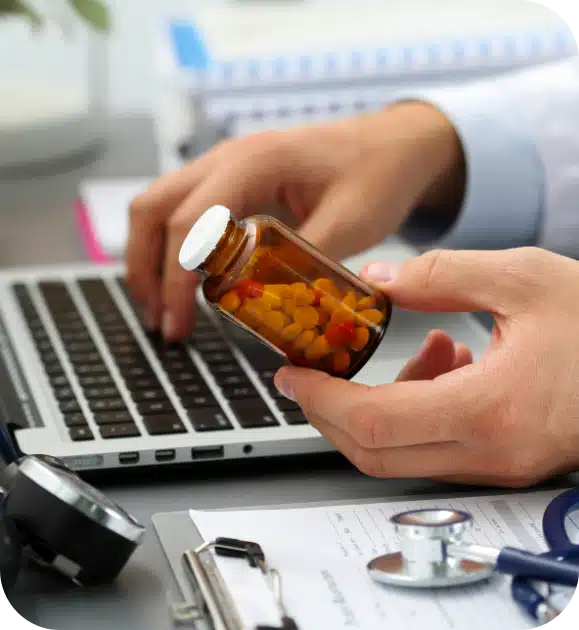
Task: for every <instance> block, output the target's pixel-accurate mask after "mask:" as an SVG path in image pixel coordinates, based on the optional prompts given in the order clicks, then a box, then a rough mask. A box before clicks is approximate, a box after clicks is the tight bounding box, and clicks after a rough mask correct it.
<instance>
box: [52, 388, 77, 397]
mask: <svg viewBox="0 0 579 630" xmlns="http://www.w3.org/2000/svg"><path fill="white" fill-rule="evenodd" d="M54 395H55V396H56V400H71V399H73V398H74V397H75V395H74V392H73V391H72V389H71V388H70V387H58V388H56V389H55V390H54Z"/></svg>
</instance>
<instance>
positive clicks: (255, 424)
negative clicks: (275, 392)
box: [229, 398, 279, 429]
mask: <svg viewBox="0 0 579 630" xmlns="http://www.w3.org/2000/svg"><path fill="white" fill-rule="evenodd" d="M229 404H230V405H231V408H232V409H233V411H234V413H235V415H236V417H237V420H238V422H239V424H240V425H241V426H242V427H243V428H244V429H257V428H260V427H273V426H278V425H279V422H278V421H277V420H276V419H275V417H274V416H273V414H272V412H271V411H270V410H269V408H268V407H267V405H266V404H265V403H264V402H263V401H262V400H261V399H259V400H258V399H256V398H251V399H246V400H232V401H230V403H229Z"/></svg>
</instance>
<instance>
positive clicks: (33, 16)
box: [0, 0, 44, 28]
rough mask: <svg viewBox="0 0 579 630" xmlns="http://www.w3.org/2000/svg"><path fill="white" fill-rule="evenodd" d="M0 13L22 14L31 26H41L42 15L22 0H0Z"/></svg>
mask: <svg viewBox="0 0 579 630" xmlns="http://www.w3.org/2000/svg"><path fill="white" fill-rule="evenodd" d="M0 14H3V15H22V16H24V17H25V18H28V19H29V20H30V22H31V24H32V26H34V27H37V28H38V27H40V26H42V24H43V21H44V20H43V19H42V16H41V15H40V14H39V13H37V12H36V11H35V10H34V9H33V8H32V7H30V6H28V4H27V3H26V2H23V0H0Z"/></svg>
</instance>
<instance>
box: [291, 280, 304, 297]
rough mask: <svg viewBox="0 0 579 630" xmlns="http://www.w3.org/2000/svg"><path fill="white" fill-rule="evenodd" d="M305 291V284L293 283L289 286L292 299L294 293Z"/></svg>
mask: <svg viewBox="0 0 579 630" xmlns="http://www.w3.org/2000/svg"><path fill="white" fill-rule="evenodd" d="M307 289H308V285H307V284H306V283H305V282H294V283H293V284H292V285H290V290H291V293H292V296H294V297H295V294H296V293H299V292H300V291H307Z"/></svg>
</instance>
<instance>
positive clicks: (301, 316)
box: [293, 306, 320, 330]
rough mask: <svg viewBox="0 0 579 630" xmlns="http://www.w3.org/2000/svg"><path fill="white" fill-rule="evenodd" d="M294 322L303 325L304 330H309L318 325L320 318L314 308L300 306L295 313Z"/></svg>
mask: <svg viewBox="0 0 579 630" xmlns="http://www.w3.org/2000/svg"><path fill="white" fill-rule="evenodd" d="M293 316H294V321H295V322H296V323H298V324H300V325H301V327H302V328H303V329H304V330H309V329H310V328H314V327H315V326H317V325H318V321H319V319H320V316H319V315H318V311H317V310H316V309H315V308H314V307H313V306H298V307H297V308H296V309H295V311H294V313H293Z"/></svg>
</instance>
